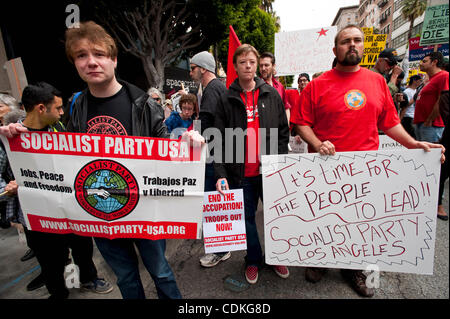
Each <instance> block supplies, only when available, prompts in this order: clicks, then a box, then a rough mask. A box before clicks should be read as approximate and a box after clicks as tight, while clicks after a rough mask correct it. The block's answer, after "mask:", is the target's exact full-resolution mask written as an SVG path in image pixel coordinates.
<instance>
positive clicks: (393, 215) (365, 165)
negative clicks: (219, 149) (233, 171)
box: [262, 149, 441, 274]
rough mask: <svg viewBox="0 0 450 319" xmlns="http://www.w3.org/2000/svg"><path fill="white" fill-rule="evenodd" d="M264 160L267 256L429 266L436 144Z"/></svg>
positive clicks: (333, 264)
mask: <svg viewBox="0 0 450 319" xmlns="http://www.w3.org/2000/svg"><path fill="white" fill-rule="evenodd" d="M262 163H263V164H262V165H263V187H264V226H265V229H264V230H265V256H266V263H268V264H271V265H288V266H309V267H328V268H346V269H362V270H364V269H367V267H369V266H371V265H376V266H377V267H378V268H379V270H380V271H394V272H405V273H420V274H432V273H433V258H434V242H435V236H436V232H435V228H436V211H437V197H438V196H437V192H438V187H439V175H440V167H441V165H440V149H433V150H432V151H431V152H429V153H427V152H424V151H423V150H403V151H393V150H387V151H370V152H369V151H368V152H344V153H337V154H336V155H335V156H320V155H318V154H317V153H316V154H290V155H279V156H263V159H262Z"/></svg>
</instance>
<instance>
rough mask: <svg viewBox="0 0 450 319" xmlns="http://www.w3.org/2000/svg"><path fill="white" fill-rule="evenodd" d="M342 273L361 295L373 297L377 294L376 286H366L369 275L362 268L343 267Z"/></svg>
mask: <svg viewBox="0 0 450 319" xmlns="http://www.w3.org/2000/svg"><path fill="white" fill-rule="evenodd" d="M341 274H342V276H343V277H344V278H345V280H347V282H348V283H349V284H350V286H351V287H352V288H353V290H355V291H356V292H357V293H358V294H359V295H360V296H363V297H372V296H373V295H374V294H375V289H374V288H368V287H367V286H366V279H367V276H366V275H364V273H363V272H362V271H361V270H350V269H341Z"/></svg>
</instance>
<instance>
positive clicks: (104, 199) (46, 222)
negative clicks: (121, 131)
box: [1, 132, 205, 240]
mask: <svg viewBox="0 0 450 319" xmlns="http://www.w3.org/2000/svg"><path fill="white" fill-rule="evenodd" d="M1 138H2V141H3V144H4V145H5V148H6V151H7V154H8V159H9V162H10V164H11V168H12V170H13V173H14V176H15V178H16V181H17V183H18V185H19V190H18V196H19V200H20V205H21V207H22V211H23V213H24V217H25V220H26V222H27V226H28V227H29V228H30V229H31V230H34V231H41V232H49V233H58V234H67V233H75V234H78V235H82V236H93V237H105V238H110V239H113V238H147V239H153V240H154V239H163V238H191V239H197V238H200V235H201V223H202V205H203V184H204V163H205V150H204V148H203V149H200V148H194V147H191V146H189V145H188V143H187V142H186V141H182V140H169V139H158V138H146V137H126V136H113V135H96V134H77V133H50V132H27V133H22V134H21V135H18V136H17V137H14V138H12V139H6V138H5V137H3V136H2V137H1Z"/></svg>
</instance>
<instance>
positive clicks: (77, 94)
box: [69, 91, 82, 115]
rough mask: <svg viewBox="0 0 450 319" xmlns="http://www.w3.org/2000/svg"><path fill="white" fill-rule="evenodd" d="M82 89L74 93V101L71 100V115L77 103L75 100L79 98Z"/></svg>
mask: <svg viewBox="0 0 450 319" xmlns="http://www.w3.org/2000/svg"><path fill="white" fill-rule="evenodd" d="M81 93H82V91H80V92H77V93H75V94H74V95H73V98H72V102H70V109H69V115H72V110H73V106H74V104H75V101H76V100H77V99H78V97H79V96H80V94H81Z"/></svg>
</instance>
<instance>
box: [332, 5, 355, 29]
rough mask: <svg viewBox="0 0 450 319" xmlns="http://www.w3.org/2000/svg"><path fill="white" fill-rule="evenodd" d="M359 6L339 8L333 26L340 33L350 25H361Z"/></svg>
mask: <svg viewBox="0 0 450 319" xmlns="http://www.w3.org/2000/svg"><path fill="white" fill-rule="evenodd" d="M358 9H359V6H348V7H342V8H339V10H338V12H337V14H336V17H335V18H334V20H333V23H332V24H331V25H332V26H336V27H337V30H338V32H339V31H340V30H341V29H342V28H344V27H345V26H347V25H349V24H359V22H358Z"/></svg>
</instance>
